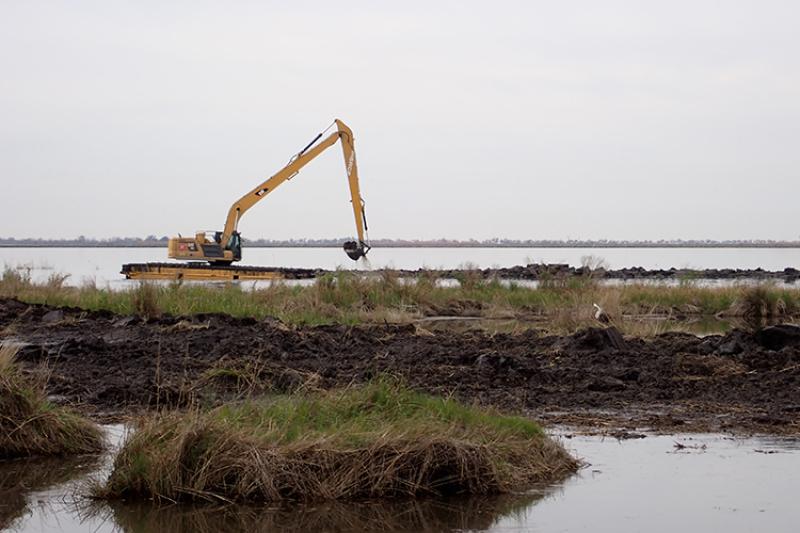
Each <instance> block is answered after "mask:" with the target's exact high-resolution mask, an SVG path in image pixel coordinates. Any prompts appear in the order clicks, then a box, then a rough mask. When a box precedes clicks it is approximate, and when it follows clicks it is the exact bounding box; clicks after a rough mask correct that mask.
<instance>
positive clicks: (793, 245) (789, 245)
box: [0, 242, 800, 249]
mask: <svg viewBox="0 0 800 533" xmlns="http://www.w3.org/2000/svg"><path fill="white" fill-rule="evenodd" d="M372 246H373V248H498V249H502V248H518V249H519V248H521V249H527V248H529V249H537V248H570V249H576V248H588V249H593V248H597V249H611V248H639V249H647V248H653V249H664V248H708V249H720V248H728V249H739V248H742V249H743V248H764V249H797V248H800V242H771V243H726V242H719V243H703V244H700V243H599V242H564V243H532V244H527V243H525V244H522V243H513V244H512V243H509V244H499V243H447V244H445V243H441V244H439V243H426V242H420V243H373V245H372ZM166 247H167V245H166V243H160V242H142V243H135V244H134V243H78V242H47V243H24V242H15V243H9V242H2V243H0V248H159V249H164V248H166ZM339 247H341V243H336V242H334V243H314V244H300V243H274V244H260V243H253V244H247V243H245V248H339Z"/></svg>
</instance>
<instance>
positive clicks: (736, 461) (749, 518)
mask: <svg viewBox="0 0 800 533" xmlns="http://www.w3.org/2000/svg"><path fill="white" fill-rule="evenodd" d="M120 428H121V426H115V427H112V428H111V431H112V436H111V438H112V439H114V440H116V441H117V442H118V441H119V439H120V437H121V435H122V431H121V429H120ZM562 435H564V434H563V433H562ZM563 442H564V444H565V446H566V447H567V448H568V449H569V450H570V451H571V452H572V453H573V454H575V455H576V456H578V457H580V458H582V459H583V460H584V461H585V462H586V466H585V467H584V468H583V469H582V470H580V471H579V473H578V474H576V475H575V476H573V477H571V478H569V479H567V480H566V481H564V482H562V483H558V484H554V485H549V486H542V487H538V488H536V489H535V490H532V491H530V492H528V493H526V494H519V495H515V496H503V497H473V498H457V499H447V500H430V499H429V500H421V501H408V500H404V501H393V502H352V503H317V504H294V505H280V506H277V505H260V506H255V505H252V506H240V505H233V506H230V505H229V506H222V507H220V506H216V507H214V506H212V507H208V506H205V507H193V506H189V505H167V506H162V507H154V506H152V505H150V504H132V503H123V502H119V503H115V504H113V505H108V504H106V503H102V502H94V503H93V504H92V505H89V502H88V501H87V500H85V499H84V498H83V497H82V495H83V494H85V491H86V485H85V484H86V480H87V479H89V478H95V479H97V478H100V479H102V478H103V477H104V476H106V475H107V474H108V471H109V468H110V456H107V457H106V458H105V459H103V460H101V461H96V462H95V463H90V465H91V464H94V465H95V466H94V469H88V468H87V465H86V461H83V462H80V461H79V462H78V463H75V466H72V463H65V465H66V467H67V468H73V469H74V475H73V477H72V478H69V476H65V474H64V473H63V472H61V473H58V472H57V469H54V468H53V467H52V463H50V462H47V461H40V462H38V463H37V461H35V460H28V461H25V462H24V468H19V466H20V464H23V463H21V462H19V461H0V480H2V486H0V493H2V495H3V496H4V497H3V498H2V499H0V519H2V518H6V519H7V522H6V523H0V528H2V527H5V528H8V529H9V530H11V531H18V532H25V533H28V532H34V531H36V532H55V531H64V532H78V531H95V532H98V533H100V532H111V531H123V532H138V531H153V532H162V531H163V532H168V531H169V532H179V533H180V532H184V531H185V532H189V531H204V532H209V533H210V532H216V531H297V532H300V531H340V532H356V531H382V532H394V531H491V532H520V531H525V532H527V531H532V532H559V531H570V532H571V531H599V532H614V533H625V532H640V531H647V532H652V533H659V532H665V533H666V532H669V533H674V532H675V531H725V532H726V533H740V532H742V533H744V532H751V531H753V532H755V531H758V532H760V531H770V532H777V533H782V532H787V533H788V532H793V531H796V525H797V520H798V517H800V512H799V511H798V508H797V504H796V499H797V479H798V474H800V441H798V440H794V439H784V438H776V437H749V438H735V437H731V436H727V435H721V434H695V435H649V436H647V437H646V438H643V439H632V440H622V441H619V440H616V439H613V438H603V437H598V436H574V437H571V438H563ZM677 445H680V446H683V447H682V448H681V447H679V446H677ZM112 453H113V452H112ZM37 469H47V472H45V474H51V475H52V476H53V479H52V482H51V483H50V484H49V485H48V484H47V481H46V475H44V474H42V475H36V474H37ZM14 476H17V478H15V477H14ZM32 479H37V480H38V481H37V483H35V484H34V483H31V482H30V480H32Z"/></svg>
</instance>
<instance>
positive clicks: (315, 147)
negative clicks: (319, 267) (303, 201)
mask: <svg viewBox="0 0 800 533" xmlns="http://www.w3.org/2000/svg"><path fill="white" fill-rule="evenodd" d="M334 122H335V124H336V128H337V131H335V132H334V133H331V134H330V135H328V136H327V137H325V138H324V139H323V140H322V141H320V142H319V143H317V141H319V139H320V137H322V134H321V133H320V134H319V135H317V137H316V138H314V140H313V141H311V143H309V144H308V145H307V146H306V147H305V148H303V150H301V151H300V152H299V153H298V154H297V155H296V156H294V157H293V158H292V160H291V161H289V163H288V164H287V165H286V166H285V167H283V168H282V169H281V170H279V171H278V172H277V173H276V174H275V175H273V176H272V177H270V178H269V179H267V180H266V181H264V182H263V183H260V184H259V185H257V186H256V187H255V188H254V189H253V190H251V191H250V192H248V193H247V194H245V195H244V196H242V197H241V198H239V199H238V200H237V201H235V202H234V203H233V205H232V206H231V208H230V209H229V210H228V217H227V218H226V219H225V229H223V231H222V238H221V242H222V243H229V242H230V241H231V238H232V237H233V236H234V234H235V233H236V232H237V229H238V225H239V221H240V220H241V219H242V216H243V215H244V214H245V213H246V212H247V210H248V209H250V208H251V207H253V206H254V205H255V204H257V203H258V202H260V201H261V200H263V199H264V198H265V197H266V196H267V195H268V194H269V193H271V192H272V191H274V190H275V189H277V188H278V187H279V186H280V185H281V184H283V183H284V182H285V181H287V180H289V179H291V178H293V177H294V176H295V175H297V173H298V172H300V170H301V169H302V168H303V167H304V166H306V165H307V164H308V163H310V162H311V161H312V160H313V159H315V158H316V157H317V156H318V155H320V154H321V153H322V152H324V151H325V150H327V149H328V148H330V147H331V146H333V145H334V144H336V141H341V144H342V152H343V153H344V162H345V170H346V171H347V180H348V183H349V185H350V201H351V202H352V204H353V215H354V216H355V221H356V233H357V234H358V242H357V243H348V244H350V246H349V249H348V247H346V248H345V251H346V252H347V255H348V256H350V257H351V258H352V259H354V260H356V259H358V258H360V257H362V256H364V255H366V253H367V251H369V246H368V245H367V244H366V243H365V241H364V231H365V230H366V228H367V225H366V216H365V214H364V200H363V199H362V198H361V191H360V189H359V186H358V165H357V164H356V152H355V147H354V145H353V132H352V130H351V129H350V128H349V127H347V125H346V124H345V123H344V122H342V121H341V120H339V119H336V120H335V121H334ZM354 256H355V257H354Z"/></svg>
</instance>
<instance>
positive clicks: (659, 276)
mask: <svg viewBox="0 0 800 533" xmlns="http://www.w3.org/2000/svg"><path fill="white" fill-rule="evenodd" d="M147 265H151V266H159V267H175V266H176V263H148V264H147ZM144 266H145V264H127V265H123V267H122V272H121V273H122V274H126V273H128V272H130V271H132V270H136V269H137V268H139V269H141V268H143V267H144ZM194 268H196V269H212V268H213V267H211V266H203V265H194ZM230 268H231V269H236V268H241V269H247V270H262V271H269V272H277V273H279V274H281V276H283V277H284V279H291V280H300V279H314V278H318V277H320V276H324V275H327V274H334V273H335V271H331V270H324V269H310V268H278V267H261V266H244V265H235V266H233V267H230ZM359 272H361V273H364V274H369V273H373V274H374V273H379V272H382V271H359ZM391 272H394V273H395V274H397V275H398V276H401V277H407V278H416V277H434V278H444V279H465V278H478V279H484V280H490V279H505V280H525V281H542V280H547V281H552V280H566V279H571V278H586V277H589V276H591V277H592V278H593V279H608V280H623V281H636V280H643V281H645V280H650V281H659V280H665V281H669V280H675V281H680V280H687V281H691V280H759V281H778V282H784V283H795V282H796V281H798V280H800V270H798V269H796V268H793V267H787V268H785V269H783V270H775V271H770V270H763V269H761V268H756V269H737V268H724V269H716V268H710V269H700V270H697V269H679V268H670V269H652V270H651V269H646V268H642V267H630V268H620V269H604V268H594V269H591V268H588V267H574V266H570V265H567V264H558V263H553V264H541V263H534V264H529V265H516V266H512V267H504V268H474V269H470V268H459V269H429V268H420V269H417V270H403V269H400V270H391Z"/></svg>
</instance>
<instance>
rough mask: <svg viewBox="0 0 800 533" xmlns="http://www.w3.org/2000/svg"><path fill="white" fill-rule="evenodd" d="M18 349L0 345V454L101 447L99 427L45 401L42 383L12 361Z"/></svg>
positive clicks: (89, 450)
mask: <svg viewBox="0 0 800 533" xmlns="http://www.w3.org/2000/svg"><path fill="white" fill-rule="evenodd" d="M17 351H18V348H17V347H16V346H11V345H8V344H3V345H0V458H2V459H6V458H13V457H27V456H32V455H72V454H81V453H95V452H99V451H101V450H102V449H103V442H104V441H103V433H102V431H101V430H100V428H98V427H97V426H96V425H95V424H93V423H91V422H89V421H88V420H86V419H84V418H83V417H81V416H79V415H78V414H76V413H74V412H72V411H70V410H69V409H67V408H64V407H60V406H56V405H54V404H52V403H50V402H49V401H47V396H46V394H45V389H44V384H43V383H41V382H37V380H36V379H35V378H32V377H30V376H25V375H24V374H23V373H22V371H21V369H20V368H19V366H18V365H17V364H16V363H15V362H14V359H15V357H16V354H17Z"/></svg>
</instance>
